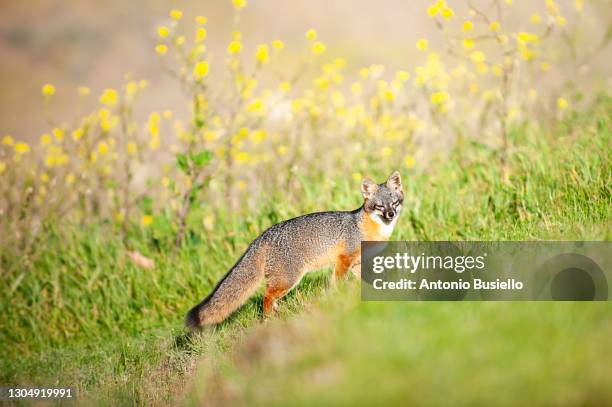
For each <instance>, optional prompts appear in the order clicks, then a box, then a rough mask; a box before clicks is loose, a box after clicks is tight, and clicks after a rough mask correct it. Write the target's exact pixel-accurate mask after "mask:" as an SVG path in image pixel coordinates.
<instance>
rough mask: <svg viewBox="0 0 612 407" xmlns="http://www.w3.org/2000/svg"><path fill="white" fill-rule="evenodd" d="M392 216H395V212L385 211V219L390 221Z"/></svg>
mask: <svg viewBox="0 0 612 407" xmlns="http://www.w3.org/2000/svg"><path fill="white" fill-rule="evenodd" d="M394 216H395V212H394V211H385V219H387V220H391V219H393V217H394Z"/></svg>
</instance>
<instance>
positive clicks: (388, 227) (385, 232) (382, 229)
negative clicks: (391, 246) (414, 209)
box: [371, 211, 399, 239]
mask: <svg viewBox="0 0 612 407" xmlns="http://www.w3.org/2000/svg"><path fill="white" fill-rule="evenodd" d="M398 217H399V211H398V213H397V215H396V216H395V218H393V220H392V221H391V222H389V223H385V222H383V220H382V219H381V218H380V216H378V215H374V216H372V217H371V218H372V220H373V221H374V222H376V224H377V225H378V233H379V234H380V236H381V237H383V238H385V239H388V238H389V237H391V233H393V228H394V227H395V224H396V223H397V218H398Z"/></svg>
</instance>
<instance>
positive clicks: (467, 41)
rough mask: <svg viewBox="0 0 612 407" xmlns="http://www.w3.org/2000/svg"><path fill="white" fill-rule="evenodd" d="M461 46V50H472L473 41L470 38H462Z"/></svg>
mask: <svg viewBox="0 0 612 407" xmlns="http://www.w3.org/2000/svg"><path fill="white" fill-rule="evenodd" d="M462 44H463V48H465V49H472V48H474V40H473V39H471V38H464V39H463V41H462Z"/></svg>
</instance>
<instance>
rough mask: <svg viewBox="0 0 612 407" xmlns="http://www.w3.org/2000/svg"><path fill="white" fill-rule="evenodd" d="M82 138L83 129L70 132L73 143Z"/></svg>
mask: <svg viewBox="0 0 612 407" xmlns="http://www.w3.org/2000/svg"><path fill="white" fill-rule="evenodd" d="M82 137H83V128H82V127H79V128H78V129H75V130H73V131H72V138H73V139H74V140H75V141H79V140H80V139H81V138H82Z"/></svg>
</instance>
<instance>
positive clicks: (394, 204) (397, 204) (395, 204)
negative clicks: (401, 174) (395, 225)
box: [393, 199, 401, 206]
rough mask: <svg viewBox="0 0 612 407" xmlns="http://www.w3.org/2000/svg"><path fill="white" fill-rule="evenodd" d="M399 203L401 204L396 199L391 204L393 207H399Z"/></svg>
mask: <svg viewBox="0 0 612 407" xmlns="http://www.w3.org/2000/svg"><path fill="white" fill-rule="evenodd" d="M400 203H401V202H400V200H399V199H398V200H397V201H395V202H393V206H399V204H400Z"/></svg>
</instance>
